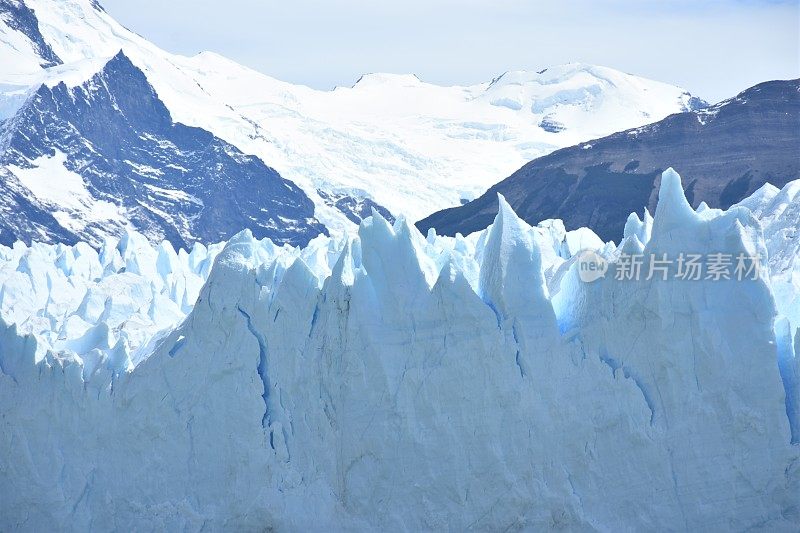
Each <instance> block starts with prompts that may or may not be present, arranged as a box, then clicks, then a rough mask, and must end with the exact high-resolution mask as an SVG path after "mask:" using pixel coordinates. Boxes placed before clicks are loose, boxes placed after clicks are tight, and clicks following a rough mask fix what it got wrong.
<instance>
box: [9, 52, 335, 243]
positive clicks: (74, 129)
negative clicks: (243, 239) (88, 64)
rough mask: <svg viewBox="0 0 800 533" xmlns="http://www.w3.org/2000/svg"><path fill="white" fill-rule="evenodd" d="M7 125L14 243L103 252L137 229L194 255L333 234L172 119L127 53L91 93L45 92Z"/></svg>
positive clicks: (286, 185)
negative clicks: (113, 239) (83, 246)
mask: <svg viewBox="0 0 800 533" xmlns="http://www.w3.org/2000/svg"><path fill="white" fill-rule="evenodd" d="M0 126H1V129H0V135H1V137H0V139H2V142H0V167H5V169H0V185H2V187H3V189H4V190H5V191H7V194H5V195H4V196H3V197H2V198H0V242H2V243H5V244H11V243H13V242H14V241H15V240H17V239H22V240H25V241H30V240H32V239H36V240H44V241H50V242H66V243H73V242H76V241H78V240H87V241H89V242H92V243H93V244H99V243H100V242H102V238H103V237H104V236H106V235H109V234H114V233H117V234H120V233H122V230H123V229H124V228H125V227H126V226H127V225H129V224H132V225H133V226H134V227H135V228H136V229H137V230H139V231H141V232H142V233H144V234H145V235H147V236H148V238H150V239H151V240H153V241H158V240H161V239H167V240H168V241H170V242H171V243H172V244H173V245H175V247H183V248H189V246H190V244H191V243H193V242H195V241H201V242H217V241H221V240H225V239H228V238H230V237H231V236H232V235H234V234H235V233H237V232H239V231H241V230H242V229H244V228H250V229H251V230H252V231H253V233H254V234H255V235H256V236H257V237H259V238H263V237H270V238H271V239H272V240H273V241H275V242H278V243H291V244H295V245H304V244H306V243H308V241H309V240H310V239H311V238H313V237H315V236H316V235H318V234H320V233H327V230H326V229H325V227H324V226H322V225H321V224H320V223H319V222H317V221H316V220H315V218H314V204H313V202H312V201H311V200H310V199H309V198H308V197H307V196H306V195H305V193H303V191H302V190H301V189H300V188H299V187H297V185H295V184H294V183H292V182H290V181H288V180H285V179H283V178H282V177H281V176H280V175H279V174H278V173H277V172H276V171H275V170H273V169H272V168H270V167H268V166H266V165H265V164H264V163H263V162H262V161H261V160H260V159H259V158H257V157H253V156H249V155H245V154H243V153H242V152H241V151H239V150H238V149H237V148H235V147H234V146H232V145H231V144H229V143H227V142H225V141H223V140H221V139H219V138H218V137H215V136H214V135H213V134H211V133H210V132H208V131H206V130H203V129H201V128H195V127H189V126H185V125H183V124H180V123H175V122H173V121H172V118H171V115H170V112H169V111H168V110H167V108H166V107H165V106H164V104H163V103H162V101H161V100H160V99H159V97H158V95H157V94H156V92H155V90H154V89H153V87H152V86H151V85H150V83H149V82H148V81H147V78H146V77H145V76H144V74H143V73H142V71H141V70H140V69H139V68H138V67H136V66H135V65H134V64H133V63H131V61H130V60H129V59H128V58H127V57H126V56H125V55H124V54H123V53H122V52H120V53H119V54H117V55H116V56H115V57H114V58H113V59H111V60H110V61H109V62H108V63H107V64H106V65H105V67H104V68H103V70H102V71H101V72H100V73H98V74H96V75H94V76H92V77H91V78H90V79H89V80H87V81H86V82H85V83H84V84H82V85H81V86H78V87H74V88H70V87H67V86H66V85H65V84H64V83H59V84H57V85H55V86H53V87H50V86H48V85H46V84H45V85H42V86H41V87H40V88H39V89H38V90H37V91H36V92H35V93H34V94H33V95H32V96H31V97H30V98H29V99H28V101H27V102H26V103H25V105H24V106H23V108H22V109H20V111H19V112H18V113H17V114H16V115H15V116H14V117H13V118H11V119H9V120H7V121H5V122H3V123H0ZM37 184H39V187H37V186H36V185H37ZM70 184H71V185H70ZM60 189H63V194H61V195H56V194H54V191H57V190H60Z"/></svg>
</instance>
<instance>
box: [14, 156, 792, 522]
mask: <svg viewBox="0 0 800 533" xmlns="http://www.w3.org/2000/svg"><path fill="white" fill-rule="evenodd" d="M797 190H800V182H796V183H794V184H790V185H788V186H787V187H786V188H784V190H783V191H782V192H781V193H775V192H774V191H770V192H769V194H763V191H762V192H761V193H757V195H755V196H754V197H753V198H752V199H750V200H749V201H747V202H745V203H748V204H749V205H751V206H753V208H754V209H755V210H756V211H760V213H761V214H760V215H759V216H760V219H761V222H759V219H758V218H756V217H755V216H754V215H753V211H751V210H750V208H744V207H734V208H732V209H730V210H728V211H727V212H723V211H719V210H705V211H702V212H699V213H696V212H694V211H693V210H691V209H690V208H688V203H686V200H685V198H684V197H683V195H682V194H681V192H680V191H681V187H680V178H679V177H678V176H677V174H674V173H672V172H671V171H670V172H667V173H665V175H664V176H663V178H662V180H661V191H660V198H661V203H660V204H659V205H658V208H657V210H656V215H655V220H651V219H650V217H649V215H647V214H645V221H644V222H642V221H639V220H638V218H637V217H636V216H635V215H634V216H632V217H631V218H630V219H629V221H628V224H627V227H626V238H625V240H624V241H623V243H622V244H621V245H620V249H615V248H614V247H613V245H610V244H603V243H602V242H601V241H600V240H599V239H597V237H596V236H592V234H591V232H589V231H588V230H585V229H584V230H580V231H578V232H570V234H568V233H567V232H566V231H564V226H563V224H562V223H560V221H546V222H544V223H542V224H540V225H539V226H537V227H530V226H528V225H527V224H526V223H525V222H523V221H522V220H520V219H519V218H518V217H517V216H516V215H515V214H514V212H513V211H512V210H511V208H510V207H509V206H508V204H506V203H505V202H504V201H503V200H502V198H501V199H500V203H501V209H500V213H499V215H498V217H497V219H496V220H495V222H494V224H493V225H492V226H490V227H489V228H488V229H486V230H484V231H482V232H479V233H476V234H473V235H470V236H467V237H461V236H457V237H455V238H449V237H440V236H437V235H436V234H435V232H433V231H431V232H430V233H429V235H428V236H427V238H424V237H423V236H422V235H420V234H419V233H418V232H417V231H416V230H415V229H414V227H413V226H411V225H410V224H408V223H407V222H406V221H405V220H402V219H401V220H399V221H398V222H397V223H396V224H395V225H394V226H391V225H389V224H388V223H387V222H386V221H385V220H383V219H382V218H380V216H377V215H374V216H373V217H371V218H368V219H367V220H365V221H363V222H362V224H361V226H360V228H359V232H358V235H357V236H350V237H334V238H328V237H323V236H320V237H318V238H316V239H314V240H313V241H312V242H311V243H310V244H309V245H308V247H306V248H305V249H303V250H299V249H295V248H291V247H288V246H287V247H283V248H278V247H276V246H274V245H273V244H272V243H271V242H270V241H268V240H264V241H257V240H254V239H253V238H252V236H251V235H250V233H249V232H243V233H241V234H239V235H237V236H235V237H234V238H232V239H231V240H230V241H229V242H228V243H227V244H225V245H224V248H223V245H215V246H211V247H209V248H208V249H207V248H205V247H203V246H202V245H197V246H196V247H195V248H194V249H193V250H192V251H191V253H186V252H185V251H178V252H175V251H174V250H173V249H172V247H171V246H169V245H168V244H166V243H165V244H162V245H160V246H159V247H157V248H153V247H152V246H151V245H150V244H148V243H147V242H146V240H145V239H144V238H143V237H141V236H139V235H136V234H128V235H126V236H125V237H124V238H123V239H122V240H121V241H120V242H114V241H109V242H108V243H107V244H106V245H104V247H103V248H102V250H101V251H100V253H99V254H97V253H96V252H94V251H93V250H92V249H91V248H89V247H88V246H87V245H84V244H79V245H77V246H75V247H65V246H47V245H40V244H34V245H33V246H32V247H30V248H27V247H25V246H24V245H22V244H21V243H18V244H17V245H15V246H14V247H13V248H4V247H0V287H2V289H0V319H2V320H1V321H0V370H1V371H0V415H2V416H1V417H0V419H1V420H2V421H3V423H2V424H0V464H5V465H11V466H10V467H9V468H5V469H0V510H2V512H0V528H2V529H14V528H15V527H19V526H22V527H24V528H26V529H39V530H41V529H63V528H65V527H68V528H75V529H114V528H124V529H130V528H131V527H135V528H137V529H185V530H201V529H248V530H249V529H258V528H262V527H271V528H274V529H278V530H287V529H288V530H298V529H303V530H308V529H313V530H320V529H345V530H365V531H366V530H440V529H457V530H468V529H481V530H482V529H506V528H509V527H510V528H515V527H516V528H520V529H533V530H539V529H554V528H562V529H567V530H589V529H591V530H637V529H651V528H652V529H660V530H673V529H680V530H694V529H708V528H711V529H714V528H717V527H722V528H724V529H731V530H744V529H751V528H755V529H768V530H773V531H789V530H792V529H794V528H795V526H796V524H797V523H798V521H799V520H800V515H798V507H797V494H798V490H799V489H800V469H798V465H800V448H798V446H797V445H796V444H791V443H792V442H797V439H796V432H797V413H798V410H797V408H796V407H797V403H796V402H797V399H798V397H800V396H798V383H800V380H798V379H797V377H798V371H797V370H798V366H797V358H796V357H795V350H796V346H795V345H792V344H791V342H790V341H788V340H787V338H786V337H787V333H786V331H787V329H788V328H787V326H786V325H787V323H788V320H789V318H788V317H787V314H791V313H792V312H794V310H796V300H795V303H794V304H790V305H789V307H782V304H779V305H778V306H777V307H776V305H775V300H774V297H775V296H776V294H777V293H776V288H775V287H776V286H775V285H774V284H775V282H776V279H777V278H776V275H775V274H776V273H779V272H778V271H776V270H775V269H776V268H777V269H778V270H780V272H784V270H782V269H783V268H784V267H785V266H786V263H785V261H784V260H783V259H782V260H779V261H778V262H777V263H776V262H775V261H774V260H773V259H776V258H778V257H784V259H786V260H789V257H790V256H791V257H795V258H796V257H797V256H798V250H797V249H796V248H795V247H794V245H795V244H796V242H795V240H793V239H794V237H793V236H792V234H790V232H785V231H784V230H788V229H791V228H792V227H794V228H795V229H796V228H797V222H796V221H794V219H793V218H791V217H793V216H794V214H796V213H797V212H798V209H797V205H798V203H797V199H798V198H800V197H798V196H797V195H796V194H795V193H796V192H797ZM762 226H763V227H762ZM770 228H773V229H774V231H773V229H770ZM631 242H635V243H638V244H636V246H637V247H638V249H639V250H640V251H641V250H644V251H645V252H647V253H654V254H660V253H670V254H672V253H673V252H676V251H686V250H689V251H692V252H697V253H712V252H726V253H730V254H735V253H737V252H741V251H747V252H748V253H754V252H763V253H764V254H765V255H764V257H765V259H766V262H767V264H768V265H769V269H770V273H769V274H770V275H769V276H765V277H764V278H762V279H759V280H741V281H738V280H729V281H708V280H700V281H697V282H686V281H675V280H669V281H659V280H652V281H644V280H642V281H619V280H616V279H615V278H614V276H611V275H609V276H606V277H605V278H602V279H598V280H597V281H595V282H593V283H590V284H587V283H584V282H581V281H580V280H579V278H578V273H577V263H576V262H575V260H574V259H575V257H574V255H573V254H574V253H575V252H576V251H577V250H575V248H576V247H577V246H583V245H589V246H592V247H593V249H594V250H595V252H596V253H598V254H600V255H601V256H603V257H606V258H607V259H608V260H609V261H611V262H612V264H614V263H615V262H618V261H620V259H619V253H620V251H621V250H622V249H626V247H629V246H631V244H630V243H631ZM579 243H580V244H579ZM767 254H769V255H767ZM782 254H783V255H782ZM212 261H213V268H211V269H210V267H211V262H212ZM792 264H794V263H792ZM123 266H124V271H123V270H122V268H123ZM209 269H210V272H209ZM782 287H783V288H781V289H780V290H790V291H795V292H794V294H795V295H796V294H797V286H796V285H794V286H790V285H782ZM792 287H794V288H792ZM793 306H794V307H793ZM184 317H185V318H184ZM11 324H13V325H11ZM28 334H30V335H31V336H26V335H28ZM77 428H80V429H77ZM720 487H725V490H724V491H720ZM308 509H314V512H313V513H309V512H308ZM23 524H24V526H23Z"/></svg>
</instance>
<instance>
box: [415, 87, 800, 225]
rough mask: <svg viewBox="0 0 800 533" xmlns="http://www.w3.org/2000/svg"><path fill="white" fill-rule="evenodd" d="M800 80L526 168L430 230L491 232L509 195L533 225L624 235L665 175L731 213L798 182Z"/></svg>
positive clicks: (441, 215) (443, 214)
mask: <svg viewBox="0 0 800 533" xmlns="http://www.w3.org/2000/svg"><path fill="white" fill-rule="evenodd" d="M799 146H800V80H791V81H772V82H767V83H762V84H759V85H756V86H755V87H752V88H750V89H747V90H746V91H743V92H742V93H740V94H739V95H738V96H736V97H735V98H732V99H730V100H726V101H724V102H721V103H719V104H717V105H715V106H712V107H710V108H707V109H701V110H698V111H692V112H686V113H680V114H676V115H672V116H669V117H667V118H665V119H664V120H662V121H659V122H656V123H654V124H651V125H648V126H643V127H640V128H637V129H633V130H629V131H624V132H621V133H616V134H613V135H610V136H608V137H605V138H602V139H597V140H593V141H590V142H587V143H584V144H580V145H577V146H574V147H570V148H565V149H563V150H559V151H557V152H554V153H552V154H550V155H547V156H545V157H542V158H539V159H536V160H534V161H531V162H530V163H528V164H526V165H525V166H523V167H522V168H520V169H519V170H518V171H516V172H515V173H514V174H512V175H511V176H510V177H508V178H507V179H505V180H503V181H501V182H500V183H498V184H496V185H494V186H493V187H491V188H490V189H489V190H488V191H487V192H486V193H485V194H483V195H482V196H481V197H480V198H478V199H476V200H475V201H473V202H470V203H469V204H467V205H464V206H462V207H455V208H451V209H445V210H443V211H440V212H437V213H434V214H432V215H430V216H429V217H427V218H425V219H424V220H421V221H420V222H419V223H418V226H419V228H420V229H422V230H423V231H427V230H428V229H429V228H432V227H433V228H436V231H437V232H440V233H442V234H445V235H454V234H455V233H456V232H461V233H462V234H468V233H471V232H473V231H477V230H479V229H483V228H485V227H486V226H487V225H489V224H490V223H491V221H492V219H493V218H494V216H495V214H496V213H497V208H496V203H495V198H496V196H497V193H501V194H503V196H505V198H506V199H507V200H508V202H509V203H510V204H511V205H512V206H513V207H514V209H515V210H516V211H517V212H518V213H519V215H520V216H521V217H523V218H524V219H525V220H526V221H528V222H530V223H538V222H539V221H541V220H544V219H549V218H560V219H563V220H564V223H565V224H566V226H567V228H569V229H574V228H578V227H582V226H586V227H589V228H592V229H593V230H594V231H595V232H596V233H597V234H598V235H599V236H600V237H602V238H603V239H605V240H612V239H614V240H618V239H619V238H620V237H621V236H622V229H623V226H624V221H625V215H626V214H627V213H630V212H632V211H635V210H637V209H639V208H640V206H642V205H644V206H647V208H648V209H650V210H651V212H652V210H653V209H654V207H655V205H656V201H657V191H658V184H659V177H660V175H661V172H662V171H663V170H665V169H666V168H668V167H674V168H675V169H676V170H678V171H679V172H681V173H683V174H685V175H687V176H691V179H690V181H687V182H686V184H685V186H686V194H687V197H688V198H689V200H690V202H691V203H692V205H694V206H697V205H699V204H700V202H706V203H707V204H708V205H709V206H711V207H721V208H727V207H729V206H731V205H733V204H734V203H736V202H738V201H740V200H742V199H743V198H745V197H746V196H748V195H750V194H752V193H753V192H754V191H755V190H756V189H758V188H759V187H761V186H762V185H763V184H764V183H767V182H769V183H771V184H773V185H775V186H777V187H782V186H783V185H784V184H786V183H787V182H789V181H791V180H794V179H797V178H798V177H800V151H799V150H798V147H799Z"/></svg>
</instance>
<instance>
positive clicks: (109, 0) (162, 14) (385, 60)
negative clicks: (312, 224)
mask: <svg viewBox="0 0 800 533" xmlns="http://www.w3.org/2000/svg"><path fill="white" fill-rule="evenodd" d="M101 3H102V5H103V6H104V7H105V8H106V10H107V11H108V12H109V13H111V14H112V15H113V16H115V17H116V18H117V20H119V21H120V22H121V23H122V24H124V25H125V26H127V27H128V28H130V29H132V30H134V31H136V32H137V33H139V34H141V35H143V36H144V37H146V38H148V39H149V40H151V41H153V42H155V43H156V44H158V45H159V46H161V47H162V48H165V49H166V50H169V51H171V52H176V53H181V54H186V55H193V54H195V53H197V52H200V51H203V50H211V51H214V52H218V53H220V54H222V55H224V56H227V57H229V58H231V59H233V60H235V61H237V62H239V63H242V64H244V65H247V66H249V67H251V68H254V69H256V70H259V71H261V72H263V73H265V74H268V75H270V76H273V77H275V78H278V79H281V80H285V81H289V82H292V83H302V84H305V85H309V86H311V87H315V88H318V89H330V88H332V87H333V86H335V85H352V84H353V83H354V82H355V81H356V80H357V79H358V77H359V75H361V74H363V73H368V72H393V73H402V74H405V73H414V74H417V75H418V76H419V77H420V78H421V79H423V80H424V81H429V82H432V83H438V84H444V85H467V84H473V83H478V82H482V81H488V80H490V79H492V78H494V77H495V76H497V75H499V74H502V73H503V72H505V71H507V70H517V69H524V70H541V69H542V68H544V67H547V66H549V65H556V64H561V63H568V62H572V61H579V62H583V63H592V64H598V65H605V66H608V67H613V68H616V69H619V70H623V71H625V72H629V73H631V74H636V75H640V76H645V77H648V78H653V79H656V80H660V81H665V82H668V83H672V84H675V85H679V86H681V87H684V88H685V89H688V90H689V91H691V92H692V93H693V94H695V95H696V96H699V97H701V98H704V99H706V100H709V101H711V102H715V101H718V100H721V99H724V98H728V97H730V96H733V95H735V94H736V93H738V92H739V91H741V90H743V89H745V88H747V87H749V86H751V85H754V84H756V83H759V82H761V81H766V80H771V79H787V78H797V77H800V0H784V1H781V0H771V1H756V0H528V1H524V0H405V1H398V0H382V1H379V0H371V1H370V0H329V1H327V2H324V1H318V0H284V1H282V2H278V1H275V0H226V1H225V2H220V1H218V0H216V1H213V2H211V1H204V0H169V1H167V2H165V1H164V0H136V1H135V2H132V1H131V0H101Z"/></svg>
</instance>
